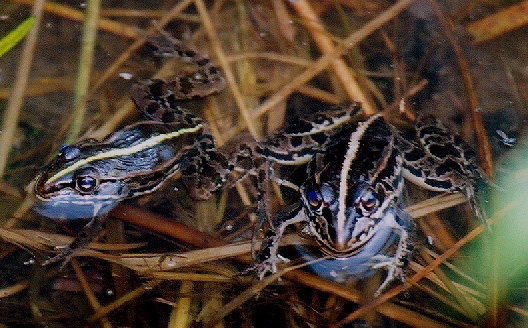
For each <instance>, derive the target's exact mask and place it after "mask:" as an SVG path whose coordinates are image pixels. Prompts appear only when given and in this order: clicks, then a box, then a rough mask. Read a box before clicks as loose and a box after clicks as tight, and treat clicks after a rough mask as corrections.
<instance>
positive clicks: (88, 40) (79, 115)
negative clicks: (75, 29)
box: [66, 0, 101, 144]
mask: <svg viewBox="0 0 528 328" xmlns="http://www.w3.org/2000/svg"><path fill="white" fill-rule="evenodd" d="M100 7H101V0H88V7H87V8H86V16H85V19H84V24H83V35H82V42H81V55H80V58H79V66H78V68H77V80H76V82H75V89H74V91H73V106H74V108H75V109H74V111H73V113H72V116H73V121H72V124H71V125H70V130H69V132H68V134H67V136H66V144H71V143H72V142H73V141H75V139H77V137H78V136H79V133H80V132H81V128H82V124H83V121H84V115H85V113H86V106H85V105H79V103H80V102H82V100H83V99H84V98H85V97H86V95H87V93H88V88H89V86H90V80H91V79H90V77H91V75H92V66H93V58H94V50H95V40H96V38H97V20H98V19H99V10H100Z"/></svg>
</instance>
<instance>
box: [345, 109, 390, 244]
mask: <svg viewBox="0 0 528 328" xmlns="http://www.w3.org/2000/svg"><path fill="white" fill-rule="evenodd" d="M381 116H382V115H381V114H376V115H373V116H371V117H369V119H368V120H366V121H365V122H361V123H359V125H358V127H357V129H356V131H354V132H353V133H352V134H351V135H350V141H349V142H348V148H347V153H346V155H345V160H344V162H343V166H342V168H341V176H340V178H339V211H338V212H337V244H338V245H344V242H345V241H344V240H343V238H344V236H345V234H344V233H343V230H344V229H345V222H346V198H347V192H348V172H349V171H350V166H351V165H352V162H353V161H354V159H355V158H356V154H357V151H358V149H359V140H360V139H361V138H362V137H363V135H364V134H365V131H366V130H367V129H368V127H369V126H370V125H371V124H372V122H374V121H375V120H376V119H378V118H379V117H381Z"/></svg>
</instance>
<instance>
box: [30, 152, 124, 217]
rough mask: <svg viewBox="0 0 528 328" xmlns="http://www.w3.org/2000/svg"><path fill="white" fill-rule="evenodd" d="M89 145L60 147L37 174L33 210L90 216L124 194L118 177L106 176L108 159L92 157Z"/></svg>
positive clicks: (108, 207) (107, 208)
mask: <svg viewBox="0 0 528 328" xmlns="http://www.w3.org/2000/svg"><path fill="white" fill-rule="evenodd" d="M89 148H90V147H78V146H67V147H63V148H62V149H61V151H60V153H59V154H58V155H57V156H56V158H55V159H54V160H53V161H52V162H51V164H50V165H49V166H48V167H47V168H46V169H45V170H44V171H43V172H42V173H41V174H40V175H39V176H38V177H37V179H36V181H35V195H36V198H37V202H36V204H35V206H34V210H35V211H36V212H37V213H39V214H41V215H43V216H46V217H51V218H58V219H79V218H92V217H95V216H100V215H103V214H105V213H107V212H109V211H110V210H112V209H113V208H114V207H115V206H116V205H117V204H118V203H119V202H120V201H121V200H123V199H124V198H125V197H126V196H127V194H128V188H127V187H126V184H124V182H123V181H122V179H116V178H110V177H109V176H108V174H107V173H108V172H107V171H108V165H107V164H108V163H107V162H108V161H107V160H104V159H103V160H93V154H91V153H90V152H89V151H86V150H87V149H89ZM90 158H91V159H92V160H90Z"/></svg>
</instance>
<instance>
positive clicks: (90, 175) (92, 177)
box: [75, 168, 99, 193]
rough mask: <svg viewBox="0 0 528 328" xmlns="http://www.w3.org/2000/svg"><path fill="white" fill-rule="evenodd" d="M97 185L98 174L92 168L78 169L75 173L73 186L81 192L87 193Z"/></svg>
mask: <svg viewBox="0 0 528 328" xmlns="http://www.w3.org/2000/svg"><path fill="white" fill-rule="evenodd" d="M98 186H99V174H98V173H97V171H96V170H95V169H93V168H87V169H83V170H80V171H78V172H77V173H76V174H75V188H76V189H77V190H78V191H80V192H81V193H89V192H92V191H94V190H96V189H97V187H98Z"/></svg>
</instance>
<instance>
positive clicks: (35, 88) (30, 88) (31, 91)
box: [0, 76, 73, 99]
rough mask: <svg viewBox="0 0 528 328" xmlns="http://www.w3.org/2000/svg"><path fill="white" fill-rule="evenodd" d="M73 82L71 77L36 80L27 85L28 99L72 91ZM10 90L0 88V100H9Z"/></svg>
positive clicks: (26, 93)
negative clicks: (51, 93)
mask: <svg viewBox="0 0 528 328" xmlns="http://www.w3.org/2000/svg"><path fill="white" fill-rule="evenodd" d="M72 86H73V80H72V78H71V77H70V76H61V77H41V78H35V79H33V80H32V81H30V82H29V83H28V85H27V88H26V92H25V95H26V97H31V96H39V95H43V94H46V93H50V92H59V91H70V90H71V88H72ZM11 91H12V90H11V89H10V88H0V99H7V98H9V95H10V94H11Z"/></svg>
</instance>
